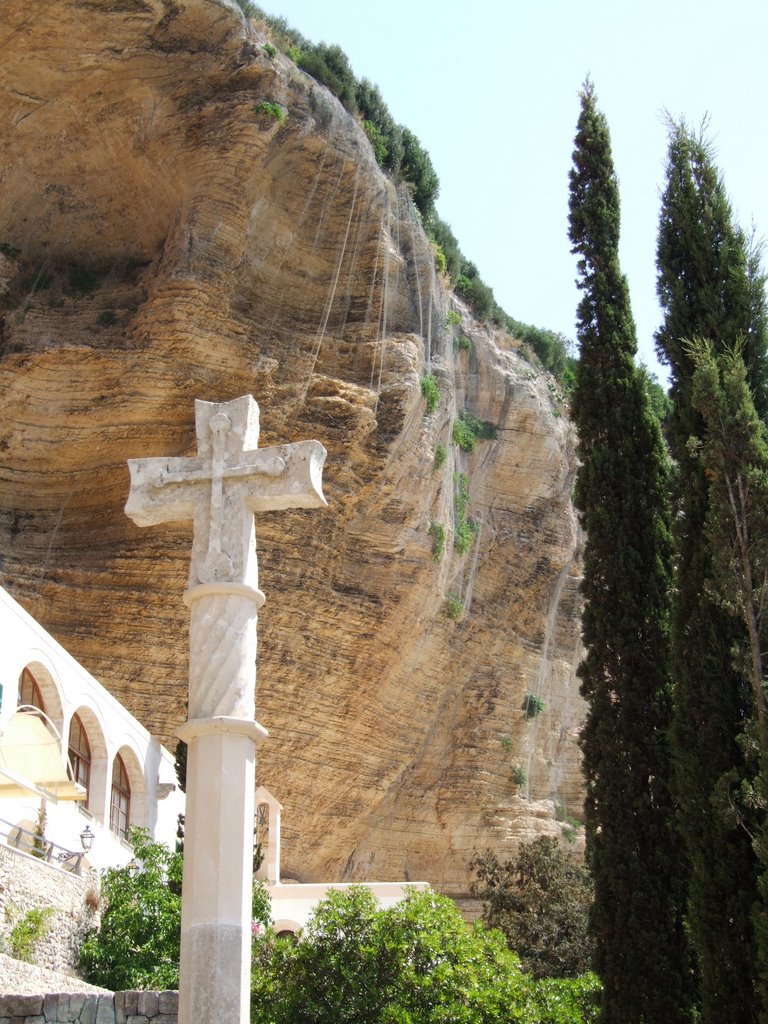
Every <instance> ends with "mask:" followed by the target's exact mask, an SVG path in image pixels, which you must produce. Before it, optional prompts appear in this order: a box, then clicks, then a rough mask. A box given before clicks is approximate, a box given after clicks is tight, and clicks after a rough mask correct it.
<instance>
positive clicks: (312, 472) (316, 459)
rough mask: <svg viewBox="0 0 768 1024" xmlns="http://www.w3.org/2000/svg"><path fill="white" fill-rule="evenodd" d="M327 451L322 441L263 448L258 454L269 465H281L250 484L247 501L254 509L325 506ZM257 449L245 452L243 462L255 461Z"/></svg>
mask: <svg viewBox="0 0 768 1024" xmlns="http://www.w3.org/2000/svg"><path fill="white" fill-rule="evenodd" d="M327 454H328V453H327V452H326V450H325V448H324V447H323V445H322V444H320V442H319V441H297V442H295V443H293V444H283V445H275V446H274V447H272V448H262V449H260V450H259V452H258V455H259V457H260V458H261V459H264V460H265V461H267V464H272V465H280V464H281V463H282V465H283V467H284V468H283V469H282V471H281V472H279V473H270V474H269V475H266V474H265V475H264V476H260V477H259V478H258V483H257V484H256V485H255V486H253V487H248V493H247V497H246V501H247V504H248V507H249V508H250V509H251V510H252V511H254V512H267V511H272V510H281V509H288V508H325V507H326V506H327V505H328V502H327V501H326V500H325V497H324V495H323V466H324V465H325V459H326V456H327ZM255 456H256V452H244V453H243V462H244V463H246V464H247V463H248V462H250V461H251V460H252V459H253V460H254V461H256V460H255Z"/></svg>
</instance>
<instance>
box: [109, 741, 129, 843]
mask: <svg viewBox="0 0 768 1024" xmlns="http://www.w3.org/2000/svg"><path fill="white" fill-rule="evenodd" d="M130 822H131V784H130V782H129V781H128V772H127V771H126V770H125V765H124V764H123V759H122V757H120V755H119V754H116V755H115V760H114V763H113V765H112V799H111V801H110V805H109V827H110V828H111V829H112V831H113V832H116V833H117V835H119V836H120V837H121V838H122V839H125V838H127V835H128V826H129V824H130Z"/></svg>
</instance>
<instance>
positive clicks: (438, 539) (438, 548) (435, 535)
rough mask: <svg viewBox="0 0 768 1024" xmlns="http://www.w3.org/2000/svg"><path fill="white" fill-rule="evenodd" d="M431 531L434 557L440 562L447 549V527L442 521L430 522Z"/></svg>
mask: <svg viewBox="0 0 768 1024" xmlns="http://www.w3.org/2000/svg"><path fill="white" fill-rule="evenodd" d="M429 533H430V536H431V537H432V558H433V559H434V560H435V561H436V562H439V561H440V559H441V558H442V557H443V552H444V551H445V527H444V526H443V524H442V523H435V522H433V523H430V525H429Z"/></svg>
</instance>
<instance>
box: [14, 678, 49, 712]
mask: <svg viewBox="0 0 768 1024" xmlns="http://www.w3.org/2000/svg"><path fill="white" fill-rule="evenodd" d="M18 703H19V704H31V705H32V707H33V708H40V710H41V711H45V701H44V700H43V695H42V693H41V692H40V687H39V686H38V685H37V680H36V679H35V677H34V676H33V675H32V673H31V672H30V671H29V669H28V668H25V669H24V671H23V672H22V673H21V676H20V677H19V700H18Z"/></svg>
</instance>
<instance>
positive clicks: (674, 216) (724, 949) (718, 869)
mask: <svg viewBox="0 0 768 1024" xmlns="http://www.w3.org/2000/svg"><path fill="white" fill-rule="evenodd" d="M657 268H658V293H659V299H660V302H661V306H662V311H663V314H664V322H663V324H662V326H661V328H660V329H659V331H658V333H657V335H656V342H657V350H658V354H659V358H660V359H661V360H662V361H664V362H666V363H667V364H668V365H669V369H670V384H671V390H670V397H671V400H672V411H671V414H670V417H669V420H668V441H669V445H670V449H671V451H672V455H673V456H674V458H675V460H676V462H677V465H678V473H677V486H676V497H675V512H676V515H675V520H674V522H675V546H676V552H677V558H676V575H675V591H674V593H675V599H674V606H673V613H672V672H673V678H674V681H675V709H674V716H673V737H674V747H675V762H676V773H675V790H676V795H677V798H678V801H679V804H680V821H681V831H682V834H683V839H684V842H685V846H686V852H687V856H688V862H689V865H690V878H689V909H688V921H689V927H690V935H691V940H692V943H693V946H694V948H695V951H696V956H697V959H698V965H699V975H700V989H701V1004H702V1020H703V1022H704V1024H714V1022H717V1024H728V1022H729V1021H732V1022H733V1024H737V1022H738V1024H748V1022H751V1021H756V1020H757V1019H758V1013H759V1007H758V1006H757V999H756V995H755V992H756V984H755V963H756V954H755V948H754V936H753V929H752V923H751V919H750V918H751V914H752V913H753V909H754V905H755V899H756V861H755V855H754V851H753V848H752V843H751V840H750V836H749V834H748V831H747V829H745V828H742V827H739V823H738V822H737V821H735V820H734V817H733V814H729V813H728V811H730V806H729V804H730V790H731V789H732V787H735V786H736V785H738V783H739V781H740V780H743V779H744V778H745V776H748V775H749V774H750V772H751V771H752V769H751V768H750V767H749V766H748V765H747V764H745V758H744V753H743V749H742V747H741V746H740V745H739V742H738V741H739V737H740V734H741V732H742V728H743V726H744V724H745V723H746V722H747V721H748V720H749V719H750V718H751V717H752V715H753V713H754V706H753V700H752V694H751V692H750V685H749V679H748V675H747V673H746V672H744V671H740V670H739V669H737V667H736V665H735V663H734V658H733V653H732V652H733V647H734V643H735V642H736V640H737V639H738V637H739V633H740V624H739V621H738V616H737V614H736V612H735V611H734V610H729V609H727V608H725V607H723V605H722V602H719V601H718V600H717V597H716V595H715V594H713V592H712V580H713V560H712V551H711V549H710V548H709V547H708V545H707V543H706V541H705V524H706V522H707V514H708V508H709V490H708V481H707V476H706V470H705V467H704V466H703V464H702V462H701V460H700V459H698V458H697V457H696V455H695V454H694V453H693V452H692V450H691V449H690V447H689V444H688V441H689V438H690V437H691V436H696V437H702V436H703V435H704V423H703V420H702V418H701V414H700V413H699V412H698V411H697V410H696V408H695V406H694V403H693V371H694V367H693V363H692V360H691V357H690V349H689V348H688V344H687V343H688V342H690V341H692V340H694V339H700V340H702V341H705V342H709V343H710V344H711V345H712V349H713V352H714V354H715V355H717V353H718V352H722V351H724V350H726V349H730V348H733V346H734V345H736V344H737V343H739V342H741V344H742V346H743V347H742V350H741V351H742V355H743V358H744V362H745V364H746V367H747V375H748V379H749V383H750V386H751V391H752V396H753V399H754V404H755V407H756V409H757V412H758V414H759V415H761V416H763V417H764V416H765V413H766V405H767V403H766V310H765V297H764V290H763V280H762V278H761V275H760V274H759V272H758V267H757V259H756V257H755V255H754V254H753V253H752V252H751V251H750V247H749V245H748V243H747V240H746V238H745V236H744V234H743V232H741V231H740V230H739V229H738V227H736V226H735V225H734V223H733V216H732V212H731V208H730V204H729V202H728V198H727V195H726V192H725V187H724V184H723V180H722V178H721V176H720V174H719V173H718V171H717V169H716V167H715V166H714V163H713V159H712V154H711V151H710V148H709V146H708V144H707V143H706V141H705V139H704V138H703V136H702V135H700V134H699V135H696V134H694V133H692V132H691V131H690V130H689V129H688V128H687V127H686V126H685V125H684V124H675V123H672V124H670V137H669V151H668V159H667V175H666V187H665V191H664V194H663V197H662V209H661V218H660V222H659V237H658V249H657Z"/></svg>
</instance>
